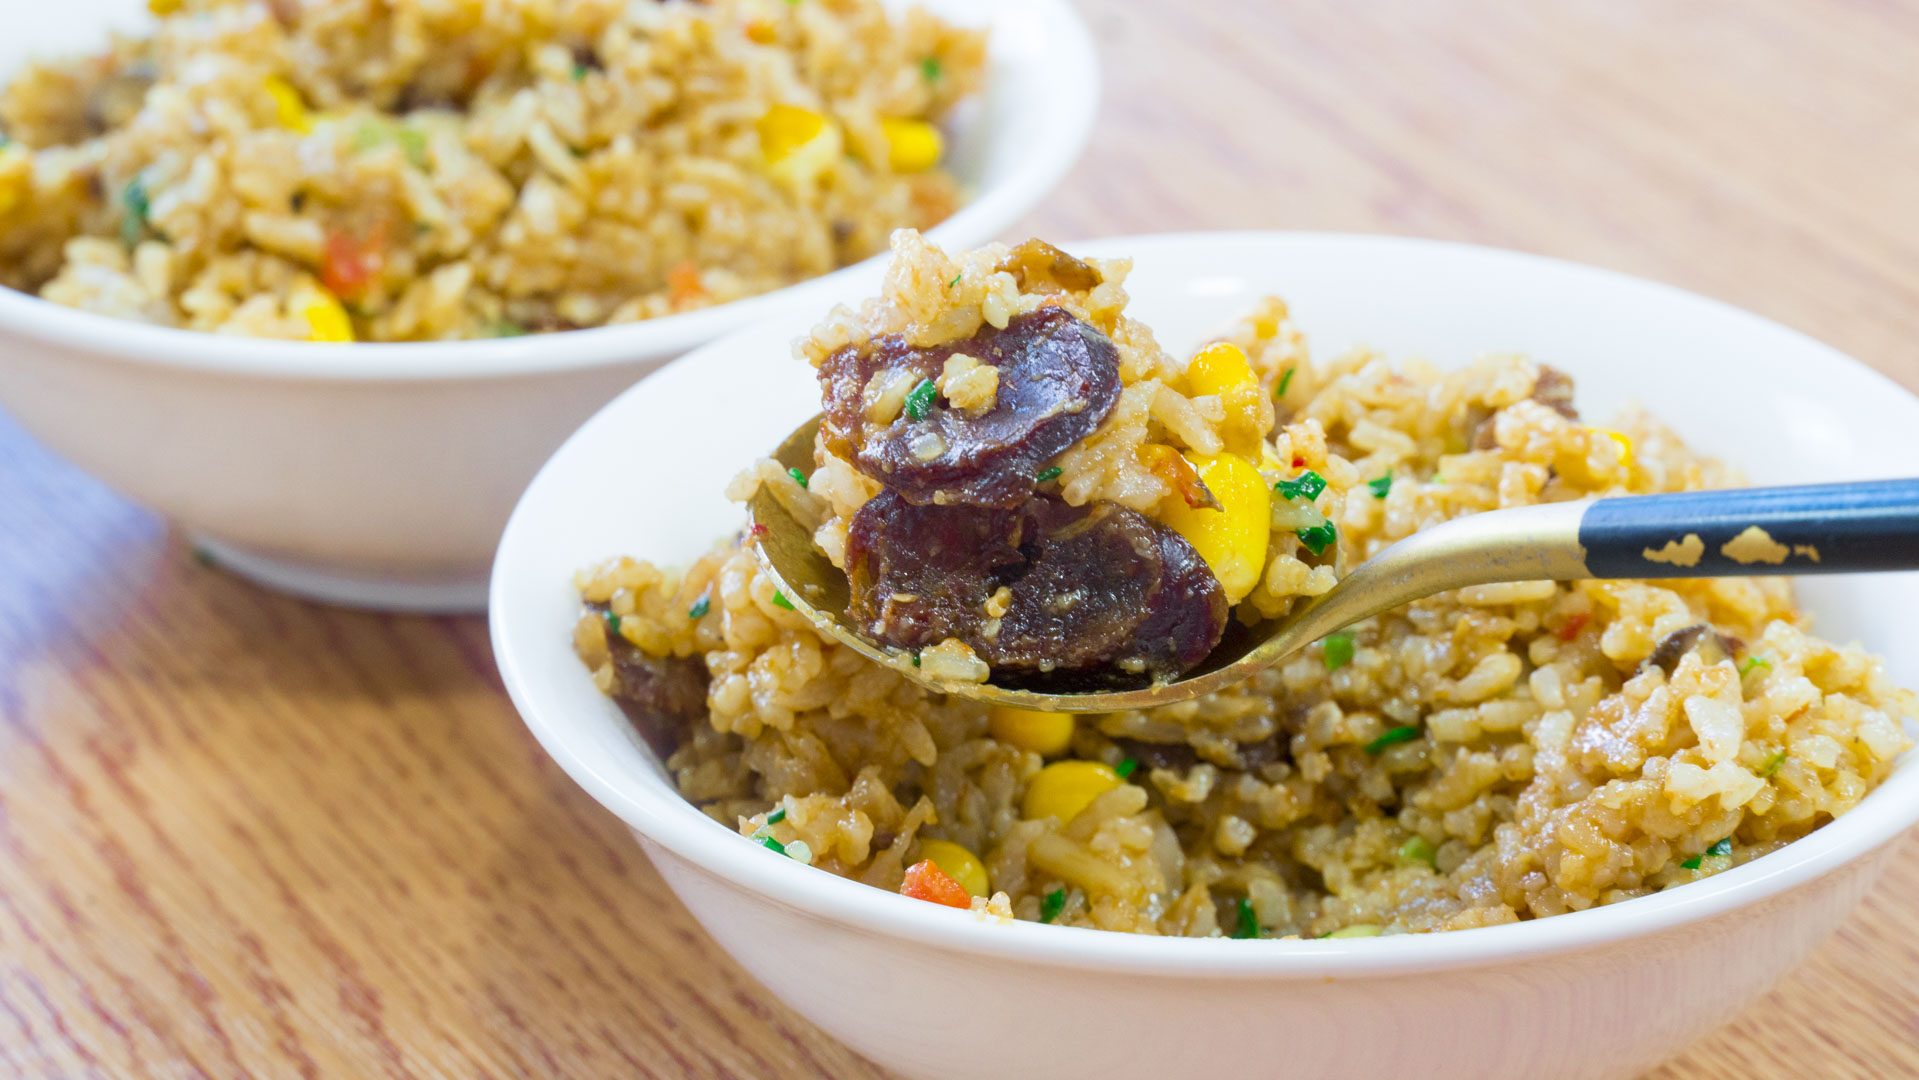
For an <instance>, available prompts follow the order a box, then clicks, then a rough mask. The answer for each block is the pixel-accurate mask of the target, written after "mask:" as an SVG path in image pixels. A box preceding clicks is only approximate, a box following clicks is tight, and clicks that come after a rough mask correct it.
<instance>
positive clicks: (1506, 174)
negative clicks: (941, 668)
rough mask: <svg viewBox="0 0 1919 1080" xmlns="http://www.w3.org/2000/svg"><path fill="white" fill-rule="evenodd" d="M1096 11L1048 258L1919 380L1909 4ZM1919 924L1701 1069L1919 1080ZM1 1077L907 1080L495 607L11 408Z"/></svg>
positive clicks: (1159, 6)
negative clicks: (846, 1030)
mask: <svg viewBox="0 0 1919 1080" xmlns="http://www.w3.org/2000/svg"><path fill="white" fill-rule="evenodd" d="M1084 10H1085V11H1086V14H1087V17H1088V19H1089V20H1090V22H1091V23H1092V25H1093V28H1094V30H1095V32H1096V34H1097V36H1098V39H1099V42H1100V47H1101V50H1102V52H1103V56H1104V60H1105V65H1106V103H1105V110H1104V114H1103V116H1102V122H1101V127H1100V130H1099V132H1098V134H1097V135H1095V136H1094V138H1093V141H1092V145H1091V147H1090V148H1089V150H1088V152H1087V154H1086V157H1085V160H1084V161H1083V162H1082V163H1081V165H1080V166H1079V168H1078V169H1077V170H1075V171H1074V173H1073V174H1072V176H1071V178H1070V179H1069V180H1068V181H1067V183H1066V184H1065V185H1064V186H1063V187H1062V188H1061V189H1060V190H1059V192H1058V193H1057V194H1056V195H1055V197H1054V198H1053V199H1052V200H1051V201H1050V202H1049V203H1048V204H1047V206H1046V208H1045V209H1044V210H1042V211H1041V212H1040V213H1038V214H1036V215H1034V217H1033V218H1032V220H1030V221H1029V222H1026V223H1024V224H1023V225H1022V226H1021V227H1020V228H1019V229H1017V230H1015V236H1024V235H1027V234H1030V233H1037V234H1040V235H1045V236H1050V237H1061V238H1076V237H1086V236H1094V235H1100V234H1111V233H1127V232H1150V231H1163V230H1175V229H1195V228H1242V227H1257V228H1310V229H1335V230H1358V231H1367V232H1391V233H1405V234H1413V235H1422V236H1435V237H1445V238H1451V239H1459V240H1470V241H1476V242H1480V243H1487V244H1495V245H1502V246H1507V247H1515V248H1521V249H1525V250H1528V251H1535V252H1543V253H1547V254H1551V255H1557V256H1562V257H1565V258H1569V259H1575V260H1581V261H1585V262H1592V263H1597V264H1599V265H1602V266H1608V267H1614V268H1617V269H1620V270H1625V271H1628V272H1631V273H1636V274H1643V275H1646V276H1649V277H1653V278H1657V279H1660V280H1664V281H1668V282H1672V283H1674V284H1677V285H1680V286H1683V287H1685V288H1689V289H1695V290H1698V291H1700V292H1703V293H1706V294H1708V295H1711V296H1715V297H1719V298H1721V299H1724V300H1728V301H1731V302H1732V303H1735V304H1739V305H1742V306H1744V307H1748V308H1750V309H1752V310H1754V311H1757V312H1759V313H1761V314H1764V315H1767V316H1771V317H1772V318H1775V319H1778V320H1780V321H1783V322H1785V323H1787V324H1789V325H1791V326H1795V327H1798V328H1800V329H1802V330H1805V331H1807V332H1809V333H1811V334H1813V335H1815V336H1817V337H1820V338H1823V339H1825V340H1826V341H1829V342H1831V343H1833V344H1834V345H1837V346H1838V347H1840V348H1841V349H1844V350H1846V351H1847V352H1850V353H1852V354H1853V355H1855V356H1858V357H1860V358H1861V359H1863V360H1864V361H1865V362H1867V363H1869V364H1872V365H1873V366H1875V367H1878V368H1879V369H1881V370H1883V371H1886V372H1888V373H1889V374H1891V375H1892V376H1893V377H1894V378H1896V379H1899V380H1900V381H1901V382H1903V383H1904V384H1905V385H1907V386H1908V387H1919V349H1915V347H1914V342H1916V341H1919V201H1915V199H1914V197H1913V193H1914V191H1915V190H1919V188H1916V187H1915V184H1916V182H1919V124H1915V123H1914V119H1913V117H1914V112H1913V109H1914V103H1915V102H1919V64H1915V63H1913V62H1912V57H1913V56H1914V55H1915V50H1919V8H1915V7H1914V6H1912V5H1911V4H1909V3H1908V4H1898V3H1891V2H1879V3H1871V2H1865V0H1860V2H1857V3H1846V4H1838V3H1820V4H1815V3H1799V4H1792V3H1784V2H1780V3H1772V2H1753V0H1696V2H1693V3H1689V4H1684V5H1675V4H1671V3H1666V2H1663V0H1604V2H1602V0H1584V2H1578V3H1552V4H1516V3H1506V2H1490V0H1489V2H1484V3H1474V4H1462V3H1452V4H1431V3H1424V2H1421V0H1384V2H1375V3H1369V4H1333V3H1324V2H1311V0H1306V2H1298V3H1285V4H1278V3H1254V2H1251V0H1182V2H1179V3H1166V2H1164V0H1123V2H1122V0H1084ZM1726 375H1727V377H1728V378H1738V377H1739V373H1738V372H1737V371H1736V370H1735V371H1728V372H1727V373H1726ZM1915 923H1919V845H1915V844H1912V843H1908V844H1907V846H1906V849H1905V851H1904V852H1903V853H1902V855H1901V857H1900V859H1899V860H1898V862H1897V864H1896V866H1895V868H1894V870H1893V871H1892V873H1891V874H1890V875H1889V877H1888V878H1887V879H1886V880H1885V881H1884V882H1883V883H1882V884H1881V885H1880V887H1879V888H1878V889H1877V891H1876V892H1874V893H1873V895H1872V897H1871V898H1870V899H1869V900H1868V901H1867V903H1866V905H1865V907H1864V909H1863V910H1862V911H1861V913H1860V914H1859V915H1858V916H1857V917H1856V918H1854V919H1853V920H1852V921H1851V922H1850V923H1848V924H1847V925H1846V926H1845V928H1844V929H1843V930H1841V931H1840V932H1839V934H1838V936H1837V937H1836V938H1835V939H1833V940H1832V941H1831V942H1829V943H1828V944H1827V945H1826V946H1825V947H1824V948H1822V949H1821V950H1820V951H1819V952H1818V954H1817V955H1816V956H1815V957H1814V959H1813V960H1812V962H1811V963H1809V964H1808V965H1807V966H1806V967H1804V968H1803V969H1802V970H1800V971H1799V972H1797V973H1796V974H1794V975H1792V976H1791V977H1789V978H1788V979H1787V980H1786V981H1785V982H1784V983H1782V984H1781V985H1780V986H1779V988H1778V989H1777V990H1775V991H1774V992H1772V993H1771V994H1769V995H1768V996H1767V997H1765V998H1764V999H1763V1000H1761V1001H1759V1002H1758V1003H1756V1004H1754V1005H1753V1006H1751V1007H1750V1008H1748V1009H1747V1010H1746V1011H1745V1012H1744V1013H1743V1014H1741V1015H1740V1016H1739V1018H1738V1019H1737V1020H1736V1021H1735V1022H1734V1023H1733V1024H1731V1025H1730V1026H1729V1027H1727V1028H1725V1029H1724V1030H1722V1031H1720V1032H1719V1033H1717V1034H1715V1035H1712V1036H1711V1037H1709V1038H1707V1039H1706V1040H1704V1041H1703V1042H1701V1043H1700V1044H1698V1045H1697V1046H1695V1047H1693V1048H1692V1049H1691V1050H1690V1051H1688V1052H1687V1053H1686V1054H1684V1055H1683V1056H1682V1057H1681V1058H1679V1059H1678V1060H1677V1061H1675V1062H1674V1063H1673V1064H1671V1065H1670V1066H1668V1067H1667V1068H1666V1069H1664V1070H1662V1071H1660V1072H1659V1073H1657V1074H1655V1075H1657V1076H1658V1077H1660V1078H1661V1080H1681V1078H1685V1080H1706V1078H1727V1080H1732V1078H1741V1080H1744V1078H1785V1077H1795V1078H1796V1077H1806V1076H1820V1077H1857V1078H1876V1077H1887V1076H1894V1075H1912V1074H1915V1073H1919V945H1915V943H1914V942H1915V935H1914V934H1913V932H1912V929H1911V927H1912V926H1913V925H1914V924H1915ZM0 1075H3V1076H8V1077H11V1076H59V1077H66V1076H90V1075H102V1076H161V1075H165V1076H214V1077H234V1076H260V1077H282V1076H333V1077H354V1078H358V1077H440V1076H447V1077H469V1076H471V1077H481V1076H486V1077H509V1076H578V1077H599V1076H646V1077H673V1078H679V1077H752V1078H781V1080H783V1078H791V1077H836V1078H849V1077H850V1078H859V1077H874V1076H877V1075H879V1074H878V1072H877V1070H875V1069H873V1068H872V1067H871V1066H868V1065H866V1064H865V1063H864V1062H862V1061H860V1060H859V1059H857V1058H856V1057H855V1056H854V1055H852V1054H851V1053H850V1052H849V1051H847V1050H845V1049H843V1048H841V1047H840V1046H838V1045H836V1044H835V1043H834V1042H832V1041H831V1040H830V1039H828V1038H826V1037H825V1036H823V1035H821V1034H820V1033H818V1032H817V1031H815V1030H813V1029H812V1028H811V1027H809V1026H808V1025H807V1024H806V1023H805V1022H803V1021H801V1020H799V1019H798V1018H796V1017H795V1016H794V1015H793V1014H791V1013H790V1012H788V1011H787V1010H786V1009H784V1008H782V1007H781V1006H780V1005H778V1004H776V1003H775V1002H774V1001H773V1000H772V999H771V998H770V997H768V995H767V994H766V993H765V992H764V991H762V990H761V989H759V987H757V986H756V985H755V984H753V983H752V982H751V981H750V980H749V979H748V978H746V977H745V976H744V975H743V974H742V973H741V972H740V970H739V969H738V968H737V967H735V966H734V965H733V964H732V963H731V962H730V961H729V960H728V959H727V958H726V957H725V956H723V955H721V954H720V952H719V951H718V950H717V949H716V948H715V947H714V946H713V944H712V943H711V942H710V941H708V940H707V938H706V936H705V935H704V934H703V933H702V932H701V931H700V930H699V929H698V928H697V927H696V926H695V924H694V922H693V920H692V919H691V918H690V917H689V916H688V914H687V913H686V912H685V911H684V910H683V909H682V908H681V907H680V906H679V904H678V902H677V901H675V900H674V899H673V897H672V895H671V894H670V893H669V892H668V891H667V890H666V888H665V887H664V886H663V885H662V884H661V882H660V880H659V878H658V877H657V876H656V875H655V874H654V872H653V871H652V869H651V868H650V867H649V866H648V865H647V863H646V861H645V860H644V859H643V858H642V857H641V856H640V854H639V852H638V851H637V850H636V849H635V847H634V845H633V844H632V843H631V841H630V840H629V839H628V837H627V835H626V834H625V832H624V831H623V830H622V829H621V827H620V826H619V825H617V824H616V823H615V821H614V819H613V818H612V817H611V816H610V815H608V814H606V813H604V812H602V811H601V810H600V809H599V808H598V807H597V806H596V805H595V804H594V803H592V802H591V801H590V800H589V799H588V798H587V797H586V796H585V795H584V794H582V793H581V792H580V791H578V790H576V789H575V788H574V787H573V785H572V784H571V783H570V782H568V780H567V779H566V778H565V777H564V776H562V775H561V774H560V772H559V770H558V769H556V768H555V767H554V766H552V765H551V764H549V763H548V761H547V760H546V758H545V757H544V756H543V755H542V754H541V752H540V750H539V748H538V747H537V746H536V745H534V742H533V740H532V739H531V738H530V737H529V736H528V735H527V733H526V732H525V730H524V729H523V728H522V727H521V726H520V723H519V721H518V719H517V718H516V717H515V715H514V713H513V710H512V708H511V706H509V705H508V703H507V701H506V699H505V697H504V696H503V695H502V694H501V691H500V687H499V684H498V682H497V680H496V678H495V675H494V672H493V665H492V660H491V658H490V656H489V653H488V647H487V640H486V630H485V626H484V624H483V622H482V621H481V620H480V619H477V618H469V619H445V620H430V619H413V618H393V617H382V616H377V615H365V614H353V613H347V612H341V611H331V610H325V609H322V608H318V607H313V606H310V605H307V604H303V603H299V602H295V601H291V600H285V599H281V598H278V597H275V596H272V595H269V594H267V593H264V592H261V591H259V590H257V589H255V588H253V587H251V586H249V585H245V584H242V583H240V582H238V581H235V580H234V579H232V578H230V577H228V576H226V575H224V574H223V573H221V572H219V571H217V570H213V569H209V568H207V567H205V566H201V565H199V564H197V563H196V562H195V561H194V560H193V559H192V558H191V557H190V555H189V553H188V551H187V550H186V548H185V547H184V546H183V544H182V542H181V540H180V539H179V537H178V536H177V535H176V534H173V533H171V532H169V530H168V528H167V526H166V525H165V524H164V523H163V522H161V521H159V520H156V519H155V518H154V517H153V515H151V514H149V513H147V512H145V511H143V510H141V509H139V508H137V507H134V506H131V505H129V504H127V503H125V502H123V501H121V500H120V499H118V498H117V497H115V496H114V495H112V494H111V493H109V492H107V491H106V490H104V489H103V488H101V487H100V486H99V485H98V484H96V483H94V482H93V481H91V480H89V479H88V478H87V477H85V476H83V475H82V474H80V473H79V472H77V471H75V470H74V469H73V468H71V467H69V466H67V465H65V464H63V463H61V462H59V461H56V460H54V459H52V458H50V457H48V456H47V455H46V454H45V453H44V452H43V451H41V450H40V449H38V448H37V447H36V446H35V445H34V444H33V443H31V442H30V441H28V440H27V439H26V438H25V437H24V436H23V435H22V434H20V432H19V431H18V429H16V428H14V427H12V426H11V425H10V424H9V423H8V422H7V421H5V420H4V419H0Z"/></svg>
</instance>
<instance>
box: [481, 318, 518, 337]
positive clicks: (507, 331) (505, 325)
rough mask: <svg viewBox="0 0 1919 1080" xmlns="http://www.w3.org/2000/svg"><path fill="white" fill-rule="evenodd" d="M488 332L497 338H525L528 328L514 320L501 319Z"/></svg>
mask: <svg viewBox="0 0 1919 1080" xmlns="http://www.w3.org/2000/svg"><path fill="white" fill-rule="evenodd" d="M488 332H489V333H490V334H491V335H492V336H493V337H496V338H501V337H525V336H526V327H524V326H521V325H520V324H519V323H516V322H514V321H513V320H512V319H501V320H500V321H499V322H496V323H494V324H493V325H492V326H491V327H490V328H489V331H488Z"/></svg>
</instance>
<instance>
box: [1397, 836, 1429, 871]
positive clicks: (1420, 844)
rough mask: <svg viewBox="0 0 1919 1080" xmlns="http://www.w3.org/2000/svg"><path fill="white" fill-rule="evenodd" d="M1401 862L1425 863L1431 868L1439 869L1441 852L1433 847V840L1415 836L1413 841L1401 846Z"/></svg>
mask: <svg viewBox="0 0 1919 1080" xmlns="http://www.w3.org/2000/svg"><path fill="white" fill-rule="evenodd" d="M1399 860H1400V861H1401V862H1409V863H1413V862H1421V863H1425V864H1426V865H1427V866H1431V867H1433V868H1435V869H1437V868H1438V863H1439V851H1438V849H1436V848H1434V847H1433V842H1432V841H1431V840H1428V839H1426V838H1425V837H1423V836H1415V837H1413V838H1412V839H1410V840H1408V841H1406V842H1405V843H1403V844H1401V845H1399Z"/></svg>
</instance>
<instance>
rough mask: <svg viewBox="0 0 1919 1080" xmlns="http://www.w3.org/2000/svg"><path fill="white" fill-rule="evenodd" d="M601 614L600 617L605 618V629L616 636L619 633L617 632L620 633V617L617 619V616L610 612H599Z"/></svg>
mask: <svg viewBox="0 0 1919 1080" xmlns="http://www.w3.org/2000/svg"><path fill="white" fill-rule="evenodd" d="M601 614H602V615H604V616H606V628H607V629H608V630H611V631H613V632H614V633H615V634H617V633H619V632H620V617H619V616H618V615H615V614H613V613H612V612H610V611H606V612H601Z"/></svg>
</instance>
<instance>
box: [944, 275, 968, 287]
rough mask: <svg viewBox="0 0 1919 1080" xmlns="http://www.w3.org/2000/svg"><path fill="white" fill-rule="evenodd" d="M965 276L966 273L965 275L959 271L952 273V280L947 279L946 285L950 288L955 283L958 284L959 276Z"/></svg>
mask: <svg viewBox="0 0 1919 1080" xmlns="http://www.w3.org/2000/svg"><path fill="white" fill-rule="evenodd" d="M965 276H966V275H965V274H964V273H959V274H954V275H953V280H951V281H949V282H947V283H946V287H947V288H949V289H950V288H952V287H953V286H955V285H958V284H959V283H960V279H961V278H963V277H965Z"/></svg>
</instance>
